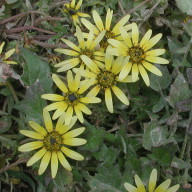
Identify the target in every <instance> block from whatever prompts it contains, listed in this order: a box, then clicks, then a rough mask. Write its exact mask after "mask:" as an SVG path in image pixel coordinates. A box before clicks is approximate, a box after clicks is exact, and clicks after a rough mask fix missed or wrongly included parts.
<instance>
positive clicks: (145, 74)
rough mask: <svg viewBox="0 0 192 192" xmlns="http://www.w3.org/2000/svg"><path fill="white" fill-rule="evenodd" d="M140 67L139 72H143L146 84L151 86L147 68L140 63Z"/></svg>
mask: <svg viewBox="0 0 192 192" xmlns="http://www.w3.org/2000/svg"><path fill="white" fill-rule="evenodd" d="M138 68H139V72H140V74H141V77H142V78H143V80H144V82H145V84H146V85H147V86H149V84H150V82H149V76H148V74H147V72H146V70H145V68H144V67H143V66H142V65H138Z"/></svg>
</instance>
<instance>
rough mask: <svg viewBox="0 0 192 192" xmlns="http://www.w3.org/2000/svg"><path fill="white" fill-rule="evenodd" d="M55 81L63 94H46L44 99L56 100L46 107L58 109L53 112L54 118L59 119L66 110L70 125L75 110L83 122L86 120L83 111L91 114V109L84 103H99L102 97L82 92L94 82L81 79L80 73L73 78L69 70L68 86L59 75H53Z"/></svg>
mask: <svg viewBox="0 0 192 192" xmlns="http://www.w3.org/2000/svg"><path fill="white" fill-rule="evenodd" d="M52 78H53V81H54V82H55V84H56V85H57V86H58V88H59V89H60V90H61V91H62V92H63V95H58V94H44V95H42V98H43V99H47V100H50V101H56V102H54V103H52V104H50V105H48V106H46V107H45V109H46V110H48V111H52V110H56V111H55V113H54V114H53V119H57V118H58V117H59V116H60V115H61V114H62V113H63V112H64V111H66V117H65V124H66V125H68V124H69V123H70V121H71V118H72V116H73V112H74V111H75V114H76V116H77V118H78V119H79V121H80V122H81V123H83V122H84V118H83V114H82V112H83V113H86V114H87V115H90V114H91V111H90V109H89V108H88V107H86V106H85V105H84V103H99V102H101V99H99V98H97V97H91V96H85V97H84V96H83V95H82V94H83V93H84V92H85V91H86V90H87V89H88V88H89V87H90V86H91V85H92V84H93V81H92V80H85V81H80V78H81V77H80V75H79V73H77V74H76V76H75V78H73V75H72V72H71V71H70V70H69V71H68V72H67V82H68V88H67V86H66V85H65V83H64V82H62V81H61V79H60V78H59V77H58V76H57V75H55V74H54V75H53V76H52Z"/></svg>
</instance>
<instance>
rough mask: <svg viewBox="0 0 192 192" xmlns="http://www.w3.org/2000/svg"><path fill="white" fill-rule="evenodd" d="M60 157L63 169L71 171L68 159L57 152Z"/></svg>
mask: <svg viewBox="0 0 192 192" xmlns="http://www.w3.org/2000/svg"><path fill="white" fill-rule="evenodd" d="M57 155H58V159H59V161H60V163H61V165H63V167H64V168H65V169H66V170H67V171H71V170H72V169H71V166H70V164H69V163H68V161H67V160H66V158H65V157H64V155H63V153H61V152H60V151H58V152H57Z"/></svg>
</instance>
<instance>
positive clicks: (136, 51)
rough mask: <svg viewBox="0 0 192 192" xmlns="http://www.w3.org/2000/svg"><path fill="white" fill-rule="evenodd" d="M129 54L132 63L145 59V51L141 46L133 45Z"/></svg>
mask: <svg viewBox="0 0 192 192" xmlns="http://www.w3.org/2000/svg"><path fill="white" fill-rule="evenodd" d="M128 55H129V56H130V61H131V62H132V63H137V64H139V63H141V62H142V61H143V60H144V59H145V51H144V50H143V49H142V48H141V47H139V46H134V47H131V48H130V49H129V50H128Z"/></svg>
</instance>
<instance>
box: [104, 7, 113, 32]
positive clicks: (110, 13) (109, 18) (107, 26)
mask: <svg viewBox="0 0 192 192" xmlns="http://www.w3.org/2000/svg"><path fill="white" fill-rule="evenodd" d="M112 17H113V10H110V9H108V10H107V16H106V19H105V30H107V31H110V27H111V21H112Z"/></svg>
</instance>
